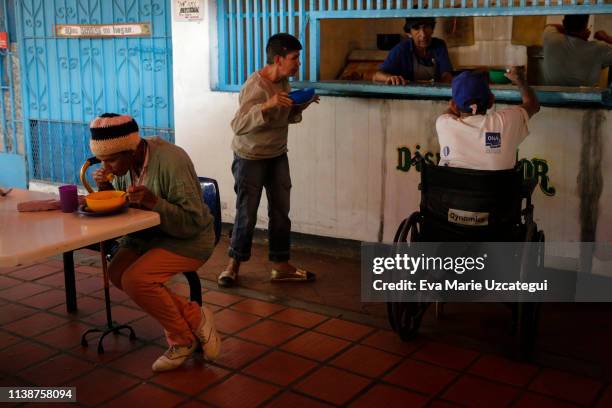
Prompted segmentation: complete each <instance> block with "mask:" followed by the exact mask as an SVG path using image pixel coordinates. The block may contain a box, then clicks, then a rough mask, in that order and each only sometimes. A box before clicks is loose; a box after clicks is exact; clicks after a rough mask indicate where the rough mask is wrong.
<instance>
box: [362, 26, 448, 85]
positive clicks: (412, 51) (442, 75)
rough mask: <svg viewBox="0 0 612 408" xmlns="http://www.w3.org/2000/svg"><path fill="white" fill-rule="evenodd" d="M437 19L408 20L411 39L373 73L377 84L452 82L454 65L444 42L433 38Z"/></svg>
mask: <svg viewBox="0 0 612 408" xmlns="http://www.w3.org/2000/svg"><path fill="white" fill-rule="evenodd" d="M435 26H436V19H435V18H433V17H410V18H406V24H405V25H404V31H405V32H406V34H408V36H409V38H408V39H407V40H406V41H402V42H401V43H399V44H398V45H396V46H395V47H393V48H392V49H391V51H389V55H387V58H386V59H385V61H384V62H383V63H382V65H381V66H380V69H379V71H377V72H376V73H375V74H374V78H373V80H374V82H377V83H381V84H388V85H406V84H407V83H409V82H415V81H436V82H446V83H450V82H451V81H452V80H453V75H452V71H453V65H452V64H451V62H450V58H449V57H448V50H447V49H446V43H445V42H444V40H441V39H439V38H435V37H433V31H434V28H435Z"/></svg>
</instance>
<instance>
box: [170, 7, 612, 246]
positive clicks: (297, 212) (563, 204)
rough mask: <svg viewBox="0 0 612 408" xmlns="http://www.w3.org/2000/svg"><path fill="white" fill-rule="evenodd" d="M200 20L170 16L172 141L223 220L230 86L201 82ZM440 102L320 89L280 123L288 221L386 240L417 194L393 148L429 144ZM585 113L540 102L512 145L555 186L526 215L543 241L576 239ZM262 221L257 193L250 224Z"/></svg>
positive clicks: (611, 118) (204, 34)
mask: <svg viewBox="0 0 612 408" xmlns="http://www.w3.org/2000/svg"><path fill="white" fill-rule="evenodd" d="M211 7H212V5H211V6H210V7H209V8H208V11H209V12H210V10H211ZM209 21H210V15H209V14H207V15H206V16H205V18H204V20H203V21H201V22H173V49H174V101H175V106H176V110H175V123H176V142H177V144H178V145H180V146H182V147H183V148H185V149H186V150H187V152H188V153H189V154H190V156H191V157H192V159H193V161H194V163H195V165H196V170H197V172H198V174H200V175H206V176H209V177H213V178H215V179H217V180H218V181H219V184H220V189H221V200H222V203H223V205H222V206H223V221H224V222H233V216H234V214H235V211H234V205H235V195H234V192H233V177H232V175H231V172H230V165H231V161H232V152H231V149H230V142H231V138H232V132H231V130H230V127H229V123H230V120H231V118H232V116H233V114H234V112H235V110H236V108H237V106H238V95H237V94H235V93H225V92H211V90H210V80H211V77H210V74H209V73H210V66H211V59H210V53H211V46H212V47H213V48H212V52H213V53H214V49H215V48H214V47H216V44H215V42H214V36H213V37H212V39H211V36H210V32H209V25H208V22H209ZM212 31H213V33H214V28H213V29H212ZM445 106H446V103H445V102H443V101H407V100H404V101H400V100H389V99H366V98H340V97H326V96H324V97H322V98H321V103H320V105H315V106H313V107H311V108H309V109H308V111H306V112H305V114H304V120H303V122H302V123H301V124H299V125H294V126H291V128H290V132H289V159H290V165H291V172H292V180H293V190H292V210H291V219H292V221H293V230H294V231H298V232H304V233H310V234H317V235H324V236H332V237H341V238H350V239H356V240H364V241H378V239H379V233H381V232H382V233H383V240H384V241H390V240H391V239H392V237H393V234H394V232H395V229H396V227H397V225H398V224H399V222H400V221H401V219H403V218H404V217H406V216H408V215H409V214H410V213H411V212H412V211H413V210H414V209H416V207H417V203H418V200H419V193H418V191H417V184H418V173H417V172H416V171H415V170H414V169H411V170H410V171H408V172H401V171H398V170H397V169H396V166H397V148H398V147H401V146H407V147H409V148H410V149H411V150H412V149H414V147H415V146H416V145H417V144H419V145H420V146H422V147H421V151H434V152H437V151H438V145H437V140H436V137H435V130H434V121H435V118H436V117H437V115H439V114H440V112H442V111H443V110H444V109H445ZM500 106H502V105H499V106H498V107H500ZM587 113H588V111H587V110H580V109H559V108H543V109H542V111H541V112H540V113H539V114H538V115H537V116H536V117H534V118H533V119H532V121H531V122H530V123H531V124H530V126H531V135H530V136H529V138H528V139H527V140H526V142H525V143H524V144H523V145H522V147H521V150H520V157H525V158H528V159H532V158H534V157H537V158H541V159H545V160H547V162H548V165H549V167H550V171H549V177H550V182H551V184H552V185H553V186H554V187H555V188H556V194H555V195H554V196H552V197H549V196H545V195H544V194H542V192H541V191H540V190H539V189H537V190H536V193H535V196H534V200H535V206H536V220H537V221H538V223H539V224H540V226H541V227H542V228H544V230H545V231H546V236H547V240H548V241H577V240H579V239H580V220H579V206H580V200H581V198H580V197H579V196H578V193H577V191H578V183H577V174H578V172H579V170H580V165H581V159H580V152H581V147H582V138H583V136H582V134H583V130H582V127H583V120H584V115H585V114H587ZM602 114H603V115H604V118H605V122H604V125H603V130H602V132H603V135H604V140H603V145H602V146H603V147H602V148H603V149H604V150H603V151H604V152H605V153H604V154H603V161H602V163H601V168H602V171H603V174H604V186H603V193H602V199H601V200H600V206H599V212H600V219H601V221H602V222H600V224H599V229H598V235H597V236H598V238H599V239H605V240H612V232H611V231H610V225H611V224H610V222H609V221H610V220H611V219H612V209H611V208H610V206H609V205H606V204H605V203H609V202H610V200H612V187H611V186H610V183H611V182H610V181H609V180H612V162H611V159H612V146H611V144H610V143H609V142H608V140H607V137H608V135H611V134H612V114H610V112H609V111H603V112H602ZM606 182H607V184H606ZM266 221H267V215H266V204H265V198H264V199H263V200H262V205H261V206H260V212H259V226H260V227H265V226H266ZM604 222H605V223H604ZM381 225H382V227H383V228H382V229H381Z"/></svg>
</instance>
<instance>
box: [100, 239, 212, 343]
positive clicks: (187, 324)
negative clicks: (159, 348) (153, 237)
mask: <svg viewBox="0 0 612 408" xmlns="http://www.w3.org/2000/svg"><path fill="white" fill-rule="evenodd" d="M202 264H204V262H203V261H201V260H199V259H194V258H187V257H184V256H181V255H177V254H175V253H173V252H170V251H166V250H165V249H161V248H153V249H151V250H149V251H147V252H145V253H144V254H142V255H140V254H138V252H136V251H134V250H132V249H129V248H121V249H120V250H119V251H118V252H117V253H116V254H115V256H114V257H113V260H112V261H111V263H110V265H109V267H108V272H109V275H110V280H111V282H113V284H114V285H115V286H116V287H118V288H119V289H121V290H123V291H124V292H125V293H126V294H127V295H128V296H129V297H130V298H131V299H132V300H133V301H134V302H135V303H136V304H137V305H138V306H140V307H141V308H142V310H144V311H145V312H147V313H148V314H150V315H151V316H152V317H153V318H154V319H155V320H157V321H158V322H159V323H160V324H161V325H162V327H163V328H164V331H165V333H166V340H167V341H168V344H169V345H174V344H179V345H187V344H191V343H192V342H193V341H195V336H194V334H193V331H194V330H195V329H196V328H197V327H198V324H199V323H200V319H201V311H200V306H199V305H198V304H197V303H196V302H190V301H188V300H187V299H186V298H184V297H182V296H179V295H177V294H176V293H173V292H171V291H170V290H168V288H166V287H165V286H164V283H166V282H167V281H168V280H169V279H170V278H172V277H173V276H174V275H176V274H177V273H183V272H189V271H195V270H197V269H198V268H199V267H200V266H202Z"/></svg>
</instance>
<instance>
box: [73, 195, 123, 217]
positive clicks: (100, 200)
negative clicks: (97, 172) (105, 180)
mask: <svg viewBox="0 0 612 408" xmlns="http://www.w3.org/2000/svg"><path fill="white" fill-rule="evenodd" d="M125 199H126V196H125V191H116V190H109V191H98V192H97V193H91V194H89V195H88V196H87V197H85V202H86V203H87V208H89V209H90V210H91V211H93V212H99V211H112V210H115V209H117V208H119V207H121V206H123V205H124V204H125ZM75 210H76V208H75Z"/></svg>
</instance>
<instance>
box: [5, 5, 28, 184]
mask: <svg viewBox="0 0 612 408" xmlns="http://www.w3.org/2000/svg"><path fill="white" fill-rule="evenodd" d="M14 22H15V20H14V8H13V1H12V0H0V32H2V33H3V34H2V43H3V44H2V46H0V134H1V136H0V187H22V188H23V187H25V186H26V185H27V176H26V164H25V151H26V147H25V142H24V141H25V139H24V129H23V121H22V115H21V110H20V98H19V96H20V94H21V92H20V89H19V63H18V53H17V52H16V50H17V45H16V43H15V40H16V38H15V37H16V36H15V24H14Z"/></svg>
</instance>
